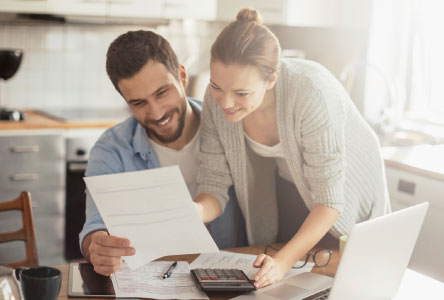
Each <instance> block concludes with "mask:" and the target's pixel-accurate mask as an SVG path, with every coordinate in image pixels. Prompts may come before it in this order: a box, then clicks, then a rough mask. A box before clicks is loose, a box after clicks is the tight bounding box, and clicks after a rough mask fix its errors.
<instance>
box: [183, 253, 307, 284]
mask: <svg viewBox="0 0 444 300" xmlns="http://www.w3.org/2000/svg"><path fill="white" fill-rule="evenodd" d="M256 257H257V255H252V254H242V253H234V252H227V251H220V252H219V253H218V254H214V253H206V254H201V255H199V256H198V257H197V258H196V259H195V260H194V261H193V262H192V263H191V265H190V268H191V269H197V268H218V269H239V270H242V271H244V273H245V275H247V276H248V278H250V279H253V278H254V276H255V275H256V273H257V271H259V269H258V268H255V267H253V262H254V261H255V260H256ZM313 266H314V263H311V262H309V263H307V264H306V265H305V266H304V267H303V268H300V269H290V271H288V273H287V274H286V275H285V276H284V279H285V278H288V277H291V276H293V275H296V274H299V273H303V272H310V271H311V269H313Z"/></svg>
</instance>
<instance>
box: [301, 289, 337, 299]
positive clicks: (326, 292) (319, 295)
mask: <svg viewBox="0 0 444 300" xmlns="http://www.w3.org/2000/svg"><path fill="white" fill-rule="evenodd" d="M330 290H331V288H328V289H326V290H323V291H320V292H319V293H316V294H314V295H311V296H309V297H306V298H304V300H326V299H328V295H330Z"/></svg>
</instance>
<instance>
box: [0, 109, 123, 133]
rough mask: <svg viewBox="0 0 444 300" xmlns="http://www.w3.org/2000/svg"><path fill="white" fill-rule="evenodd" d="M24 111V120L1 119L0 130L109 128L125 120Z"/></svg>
mask: <svg viewBox="0 0 444 300" xmlns="http://www.w3.org/2000/svg"><path fill="white" fill-rule="evenodd" d="M23 112H24V114H25V120H24V121H21V122H11V121H0V130H23V129H76V128H109V127H112V126H114V125H116V124H117V123H119V122H121V121H123V120H116V121H112V120H92V121H88V120H82V121H63V120H59V119H56V118H53V117H51V116H49V115H46V114H44V113H40V112H37V111H32V110H25V111H23Z"/></svg>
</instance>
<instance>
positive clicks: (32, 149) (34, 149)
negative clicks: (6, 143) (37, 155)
mask: <svg viewBox="0 0 444 300" xmlns="http://www.w3.org/2000/svg"><path fill="white" fill-rule="evenodd" d="M10 149H11V152H13V153H29V152H39V151H40V147H39V146H37V145H33V146H12V147H11V148H10Z"/></svg>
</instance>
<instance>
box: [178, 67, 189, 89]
mask: <svg viewBox="0 0 444 300" xmlns="http://www.w3.org/2000/svg"><path fill="white" fill-rule="evenodd" d="M179 78H180V81H181V82H182V84H183V87H184V88H185V89H186V88H187V86H188V74H187V71H186V70H185V66H184V65H179Z"/></svg>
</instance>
